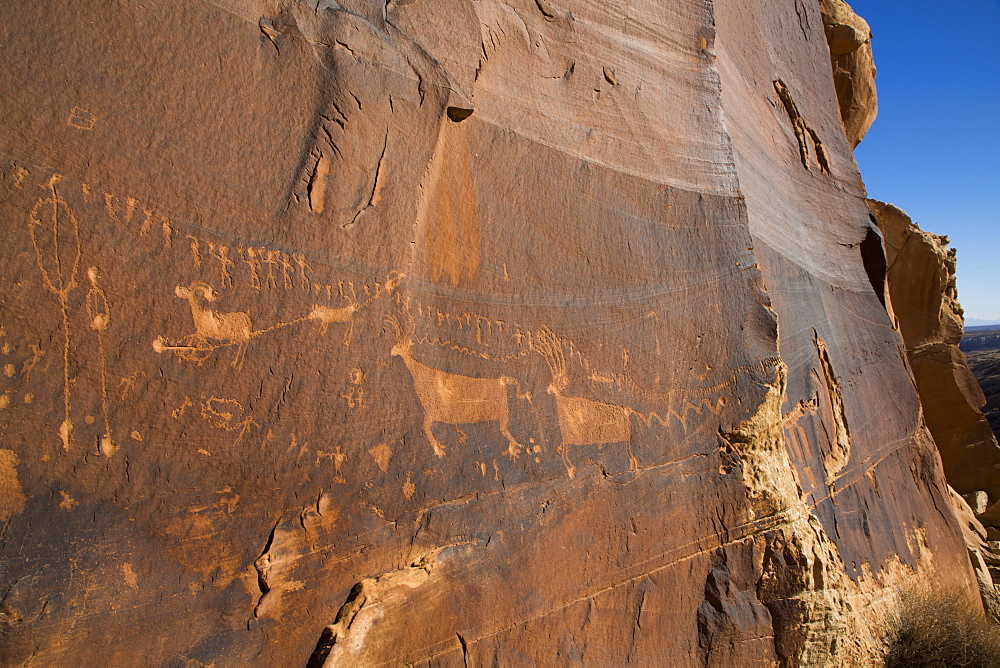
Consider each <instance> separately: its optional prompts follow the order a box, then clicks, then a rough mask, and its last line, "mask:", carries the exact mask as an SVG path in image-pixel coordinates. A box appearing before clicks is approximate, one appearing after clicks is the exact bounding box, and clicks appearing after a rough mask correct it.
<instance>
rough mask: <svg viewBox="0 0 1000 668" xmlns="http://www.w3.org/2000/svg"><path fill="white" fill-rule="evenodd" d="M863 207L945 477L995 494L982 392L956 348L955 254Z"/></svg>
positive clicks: (885, 213) (901, 217) (995, 469)
mask: <svg viewBox="0 0 1000 668" xmlns="http://www.w3.org/2000/svg"><path fill="white" fill-rule="evenodd" d="M869 206H870V208H871V211H872V213H873V214H874V216H875V218H876V219H877V220H878V225H879V228H880V229H881V231H882V234H883V236H884V238H885V253H886V262H887V264H888V274H887V276H888V283H889V293H890V297H891V302H892V310H893V313H894V314H895V318H896V321H897V323H898V326H899V331H900V333H901V334H902V336H903V340H904V341H905V343H906V354H907V359H908V360H909V363H910V366H911V368H912V370H913V377H914V379H915V380H916V383H917V390H918V392H919V394H920V402H921V405H922V407H923V413H924V417H925V419H926V420H927V426H928V428H929V429H930V431H931V434H933V436H934V441H935V443H937V445H938V449H939V450H940V451H941V460H942V461H943V463H944V468H945V474H946V475H947V477H948V481H949V482H950V484H951V485H952V487H954V488H955V489H956V490H958V491H959V492H960V493H962V494H967V493H971V492H974V491H977V490H983V491H986V492H987V493H988V494H989V497H990V499H993V500H997V499H1000V446H998V445H997V440H996V437H995V436H994V434H993V432H992V430H991V429H990V425H989V422H988V421H987V420H986V418H985V417H984V416H983V413H982V408H983V406H984V405H985V404H986V397H985V396H983V391H982V390H981V389H980V387H979V384H978V383H977V382H976V378H975V376H973V374H972V371H970V370H969V366H968V364H967V362H966V358H965V354H964V353H963V352H961V351H960V350H959V347H958V344H959V342H960V341H961V339H962V332H963V321H962V307H961V306H960V305H959V303H958V293H957V291H956V289H955V251H954V249H949V248H948V239H947V238H946V237H941V236H938V235H936V234H931V233H929V232H924V231H923V230H921V229H920V228H919V227H917V225H915V224H914V223H913V222H912V221H911V220H910V218H909V216H907V215H906V213H905V212H903V211H902V210H901V209H899V208H898V207H896V206H893V205H891V204H884V203H882V202H877V201H875V200H870V201H869Z"/></svg>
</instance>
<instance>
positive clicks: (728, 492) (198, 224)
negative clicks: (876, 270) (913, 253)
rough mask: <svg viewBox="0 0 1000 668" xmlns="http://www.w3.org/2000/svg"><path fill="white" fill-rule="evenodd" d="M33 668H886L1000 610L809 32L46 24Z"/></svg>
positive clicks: (25, 290) (588, 9)
mask: <svg viewBox="0 0 1000 668" xmlns="http://www.w3.org/2000/svg"><path fill="white" fill-rule="evenodd" d="M0 43H2V44H3V45H4V51H5V52H6V53H8V54H12V57H11V58H9V59H8V65H7V67H5V68H3V69H2V70H0V105H2V108H3V110H4V112H5V113H4V115H3V117H2V118H3V120H2V121H0V122H2V125H3V128H4V130H5V131H4V133H3V134H2V135H0V137H2V139H0V160H2V162H0V167H2V169H0V176H2V179H0V190H2V191H3V193H4V196H3V198H0V217H2V219H3V221H4V222H5V224H4V225H3V227H2V228H0V229H2V235H3V249H4V250H3V253H4V263H3V264H2V265H0V266H2V269H0V275H2V279H3V286H4V290H3V293H2V295H0V339H2V340H0V345H2V354H3V356H4V360H3V363H4V365H5V367H4V369H5V373H4V376H3V377H2V386H0V396H2V400H0V402H2V406H0V420H2V421H0V430H2V432H0V433H2V438H3V449H0V455H2V456H0V508H2V513H0V521H2V522H3V525H2V527H3V528H2V535H0V540H2V545H0V559H2V562H0V564H2V568H0V580H2V581H0V591H2V592H4V594H3V597H2V601H0V634H2V638H0V660H2V661H3V662H4V663H6V664H20V663H24V662H31V661H35V662H39V663H44V664H80V665H87V664H94V663H99V662H100V663H104V664H108V665H134V664H135V663H136V657H137V656H141V657H142V662H144V663H148V664H167V665H181V664H184V665H209V664H212V663H215V664H217V665H220V664H226V665H303V664H307V663H308V664H310V665H324V664H325V665H370V664H377V663H393V664H398V663H413V664H418V663H420V664H424V663H426V664H446V665H459V664H462V663H465V664H468V663H472V664H474V665H480V664H486V663H498V664H501V665H520V664H526V663H531V662H535V663H539V664H546V665H550V664H567V665H568V664H579V663H583V662H590V663H601V664H609V663H610V664H617V663H626V662H637V663H655V664H691V663H711V664H717V665H729V664H732V663H753V664H759V663H763V664H769V663H773V662H784V663H790V664H798V663H809V664H812V663H854V664H857V663H859V662H860V663H870V662H872V661H875V660H877V657H878V655H879V652H880V636H881V633H882V631H883V626H884V621H885V619H886V617H887V616H888V615H890V614H891V612H892V610H893V608H894V606H895V605H896V602H897V601H898V595H899V594H898V590H899V587H901V586H902V585H903V584H904V583H906V582H908V581H911V580H912V578H913V575H914V574H919V576H920V579H921V580H922V581H924V582H928V583H934V584H935V585H936V586H946V585H948V584H949V583H950V584H956V585H957V586H959V587H961V588H963V589H965V590H966V591H970V592H974V591H975V589H976V584H975V577H974V575H973V573H972V570H971V568H970V566H969V562H968V557H967V555H966V553H965V548H964V545H963V537H962V534H961V531H960V528H959V526H958V523H957V520H956V519H955V517H954V515H953V514H952V512H951V511H950V510H949V507H950V506H949V501H948V498H949V497H948V490H947V486H946V484H945V481H944V477H943V474H942V470H941V465H940V460H939V458H938V455H937V452H936V450H935V448H934V445H933V442H932V441H931V439H930V437H929V435H928V432H927V431H926V429H925V427H924V426H923V424H922V422H921V418H920V403H919V399H918V396H917V393H916V390H915V388H914V386H913V383H912V381H911V378H910V375H909V372H908V370H907V367H906V364H905V361H904V355H903V351H902V348H901V346H900V343H899V339H898V335H897V332H896V331H895V330H894V329H893V326H892V323H891V322H890V319H889V317H888V315H887V313H886V310H885V308H884V307H883V303H882V302H884V301H885V296H884V294H882V295H881V298H880V294H878V293H877V290H876V289H873V285H874V286H875V288H878V282H877V281H873V280H872V279H871V277H870V275H869V274H870V272H869V271H868V269H866V266H865V261H864V257H863V255H864V253H865V249H866V248H870V246H871V244H872V241H871V240H872V234H873V231H872V230H871V229H870V227H869V224H868V212H867V208H866V203H865V194H864V189H863V186H862V183H861V180H860V177H859V175H858V173H857V168H856V165H855V163H854V160H853V157H852V155H851V145H852V140H849V139H848V138H847V137H846V136H845V133H844V130H843V129H842V124H841V113H840V110H839V107H838V103H837V97H836V90H835V86H834V80H833V78H832V75H831V70H830V60H829V58H830V51H829V49H828V46H827V40H826V32H825V28H824V19H823V16H822V14H821V12H820V7H819V4H818V3H817V2H816V0H795V2H790V3H786V4H782V5H775V4H773V3H765V2H763V0H749V1H741V2H736V1H735V0H716V1H715V2H707V1H705V0H682V1H680V2H676V3H662V2H652V1H640V2H635V0H632V1H630V2H627V3H626V2H621V3H619V2H592V1H589V0H574V1H572V2H561V3H554V2H550V0H511V1H510V2H509V3H506V4H505V3H502V2H500V1H499V0H476V1H474V2H473V1H469V0H439V1H438V2H435V3H430V2H427V1H417V2H402V1H393V2H389V3H382V2H369V1H367V0H344V1H343V2H342V3H340V4H336V3H333V2H330V1H327V0H323V1H321V2H318V3H313V2H310V3H306V2H301V1H296V0H293V1H291V2H287V3H276V2H269V1H265V0H260V1H258V2H254V1H252V0H243V1H240V0H219V1H218V2H207V1H205V0H183V1H181V2H176V3H170V4H166V3H145V4H138V3H131V2H111V3H108V2H92V1H88V0H83V1H81V0H74V1H73V2H69V1H67V0H46V1H44V2H37V3H22V4H19V5H18V6H17V7H16V8H11V10H10V12H9V16H8V20H7V21H6V22H5V23H4V27H3V28H0Z"/></svg>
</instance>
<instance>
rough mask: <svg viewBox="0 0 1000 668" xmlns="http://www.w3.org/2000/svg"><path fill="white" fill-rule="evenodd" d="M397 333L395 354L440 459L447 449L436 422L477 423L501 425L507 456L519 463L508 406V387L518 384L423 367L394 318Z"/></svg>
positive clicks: (410, 339) (518, 446)
mask: <svg viewBox="0 0 1000 668" xmlns="http://www.w3.org/2000/svg"><path fill="white" fill-rule="evenodd" d="M389 322H390V324H391V325H392V326H393V328H394V329H395V330H396V337H397V341H398V342H397V343H396V345H394V346H393V347H392V354H393V356H395V357H400V358H402V360H403V363H404V364H406V368H407V369H409V371H410V375H411V376H412V377H413V389H414V390H415V391H416V393H417V398H418V399H419V400H420V405H421V406H422V407H423V409H424V434H425V435H426V436H427V440H429V441H430V442H431V445H432V446H433V447H434V452H435V454H437V456H438V457H444V454H445V453H444V450H445V446H444V445H443V444H442V443H441V442H440V441H438V440H437V438H435V437H434V432H433V431H432V429H431V427H432V426H433V424H434V423H435V422H444V423H446V424H454V425H459V424H470V423H474V422H490V421H492V420H497V421H499V422H500V433H501V434H503V435H504V437H505V438H506V439H507V442H508V444H509V446H508V448H507V450H506V451H505V453H506V454H507V456H509V457H510V458H511V459H517V456H518V454H519V453H520V451H521V448H522V447H523V446H522V445H521V444H520V443H518V442H517V440H516V439H515V438H514V437H513V436H512V435H511V433H510V431H509V429H508V427H509V425H510V406H509V404H508V403H507V386H508V385H514V386H515V387H516V386H517V385H518V383H517V380H515V379H514V378H508V377H507V376H501V377H500V378H474V377H472V376H461V375H459V374H455V373H448V372H447V371H441V370H440V369H435V368H433V367H429V366H427V365H426V364H422V363H420V362H418V361H417V360H415V359H414V358H413V350H412V349H413V338H412V336H410V334H409V333H404V331H403V328H402V327H401V326H400V325H399V323H398V321H396V320H395V318H392V319H390V320H389Z"/></svg>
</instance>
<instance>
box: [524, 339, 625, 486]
mask: <svg viewBox="0 0 1000 668" xmlns="http://www.w3.org/2000/svg"><path fill="white" fill-rule="evenodd" d="M533 345H534V349H535V350H536V351H537V352H538V353H539V354H540V355H541V356H542V357H543V358H545V361H546V363H547V364H548V365H549V370H550V371H551V372H552V382H551V383H550V384H549V386H548V388H547V390H546V391H547V392H548V393H549V394H551V395H553V397H554V398H555V402H556V414H557V416H558V418H559V432H560V434H561V436H562V446H561V447H560V448H559V452H560V454H561V455H562V459H563V464H564V465H565V466H566V472H567V473H568V474H569V476H570V477H571V478H572V477H573V476H574V475H575V474H576V468H575V467H574V466H573V463H572V462H571V461H570V458H569V452H568V446H571V445H603V444H605V443H625V451H626V452H627V454H628V460H629V469H628V470H629V471H630V472H636V471H637V470H638V467H639V461H638V460H637V459H636V458H635V455H634V454H632V413H634V412H635V411H634V410H633V409H632V408H629V407H628V406H618V405H615V404H608V403H605V402H603V401H595V400H594V399H587V398H586V397H573V396H566V395H564V394H563V390H565V389H566V386H567V385H569V376H568V375H567V372H566V355H565V353H564V351H563V345H562V341H561V340H560V339H559V337H558V336H556V334H555V332H553V331H552V330H551V329H549V328H547V327H546V328H544V329H541V330H539V331H538V333H537V334H536V336H535V338H534V344H533Z"/></svg>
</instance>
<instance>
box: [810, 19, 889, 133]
mask: <svg viewBox="0 0 1000 668" xmlns="http://www.w3.org/2000/svg"><path fill="white" fill-rule="evenodd" d="M820 10H821V11H822V13H823V29H824V30H825V32H826V41H827V43H828V44H829V46H830V62H831V64H832V65H833V83H834V86H836V89H837V101H838V103H839V105H840V118H841V120H842V121H843V124H844V132H845V133H846V134H847V141H849V142H850V143H851V148H854V147H856V146H857V145H858V144H860V143H861V140H862V139H863V138H864V136H865V134H866V133H867V132H868V128H870V127H871V124H872V122H873V121H874V120H875V116H876V115H877V114H878V93H877V91H876V89H875V59H874V58H873V56H872V44H871V41H872V31H871V29H870V28H869V27H868V23H867V22H866V21H865V20H864V19H863V18H861V17H860V16H858V15H857V14H855V13H854V10H853V9H851V7H850V6H849V5H848V4H847V3H846V2H843V0H820Z"/></svg>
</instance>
